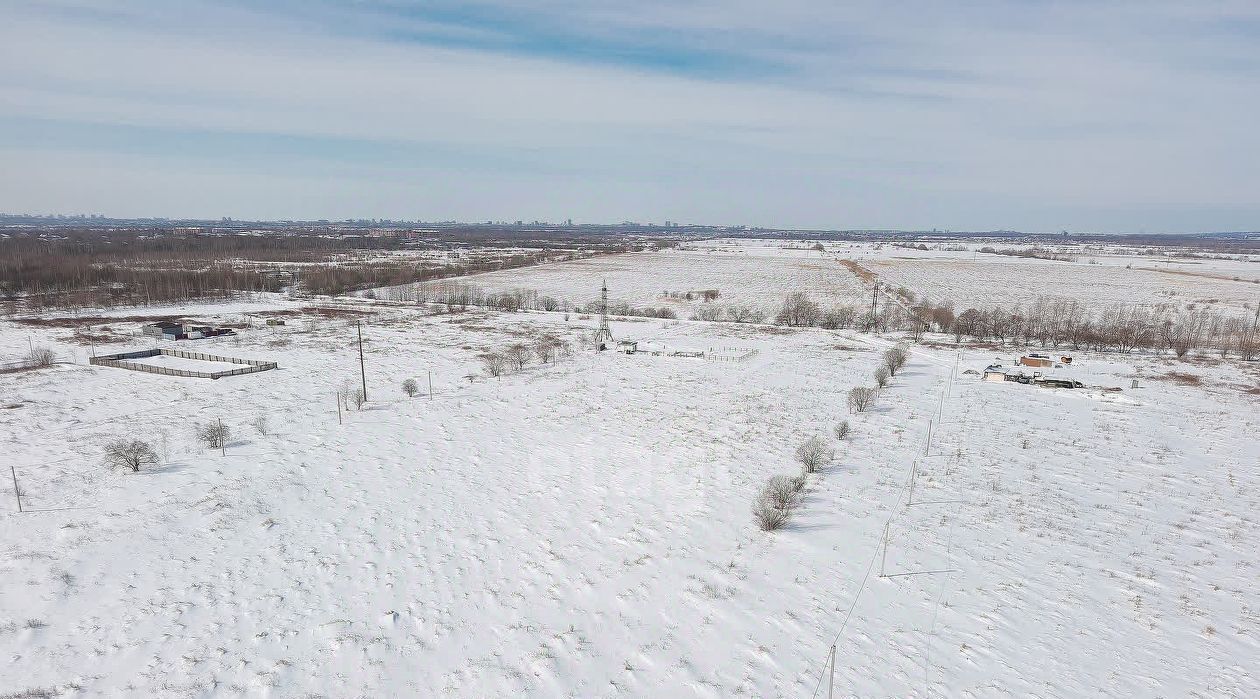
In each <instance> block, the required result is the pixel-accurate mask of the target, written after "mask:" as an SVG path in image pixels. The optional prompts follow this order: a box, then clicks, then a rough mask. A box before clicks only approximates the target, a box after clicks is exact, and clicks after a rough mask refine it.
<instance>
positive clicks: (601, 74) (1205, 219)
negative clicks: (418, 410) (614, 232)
mask: <svg viewBox="0 0 1260 699" xmlns="http://www.w3.org/2000/svg"><path fill="white" fill-rule="evenodd" d="M1258 43H1260V4H1257V3H1255V2H1240V1H1229V0H1223V1H1221V2H1213V3H1193V2H1162V1H1155V2H1140V3H1138V2H1121V3H1108V4H1105V5H1104V4H1099V3H1087V2H1065V3H1027V2H1000V1H997V0H989V1H982V2H979V3H969V4H967V5H966V6H965V7H959V6H950V5H949V4H946V3H929V2H910V3H903V4H900V5H896V6H888V5H886V4H884V3H844V4H837V3H826V2H821V1H820V0H792V1H788V2H784V3H773V4H767V3H752V2H746V0H730V1H726V2H716V1H708V0H702V1H700V2H691V3H685V4H680V3H669V2H660V1H658V0H644V1H643V2H636V3H616V2H611V1H610V0H588V1H586V2H574V1H572V0H540V2H536V3H529V4H528V6H521V5H519V4H516V3H510V2H507V1H506V0H483V1H476V2H459V3H456V2H445V1H442V0H438V1H435V2H408V1H406V0H362V1H359V2H335V1H333V0H316V1H314V2H296V0H276V1H274V2H261V1H258V0H222V1H219V2H208V1H200V0H191V1H189V2H180V3H178V4H174V5H172V4H170V3H160V2H157V1H156V0H112V1H110V2H106V1H105V0H47V1H44V2H27V1H25V0H15V1H13V2H5V3H0V56H2V57H3V60H0V161H2V162H3V163H4V165H5V166H4V167H3V168H0V211H8V212H30V213H33V214H37V213H54V214H55V213H68V212H74V211H84V212H100V213H102V214H104V215H106V216H110V217H117V218H139V217H166V218H172V219H180V218H200V219H217V218H220V217H221V216H230V217H232V218H236V219H245V220H283V219H290V220H318V219H327V220H330V221H337V220H344V219H347V218H350V219H361V218H387V219H405V220H425V221H438V220H451V221H468V222H476V221H485V220H503V221H516V220H518V219H520V220H523V221H531V220H542V221H553V222H562V221H565V220H566V219H570V218H571V219H572V220H573V221H575V222H576V223H583V222H587V223H615V222H619V221H625V220H642V221H648V220H650V221H656V222H663V221H665V220H669V221H675V222H681V223H684V224H686V223H688V222H691V223H694V224H697V225H747V226H758V227H767V228H793V229H826V230H853V229H897V230H931V229H934V228H936V229H943V230H945V229H948V230H961V231H985V230H1019V231H1025V232H1029V233H1054V232H1059V231H1061V230H1068V231H1072V232H1099V233H1138V232H1146V233H1172V232H1207V231H1248V230H1257V229H1260V197H1258V196H1257V195H1256V192H1260V164H1258V163H1257V159H1256V153H1260V131H1258V130H1257V129H1256V128H1255V127H1254V124H1253V122H1254V120H1255V114H1256V113H1257V112H1260V90H1258V89H1257V88H1256V85H1258V84H1260V52H1257V51H1256V50H1255V48H1254V47H1255V46H1256V45H1257V44H1258Z"/></svg>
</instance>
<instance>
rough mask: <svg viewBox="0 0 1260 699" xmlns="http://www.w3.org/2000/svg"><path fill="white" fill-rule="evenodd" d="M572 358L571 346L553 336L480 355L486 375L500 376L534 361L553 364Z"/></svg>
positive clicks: (545, 336) (518, 343)
mask: <svg viewBox="0 0 1260 699" xmlns="http://www.w3.org/2000/svg"><path fill="white" fill-rule="evenodd" d="M571 356H573V346H572V345H571V344H569V343H568V342H567V341H565V340H563V339H561V338H559V337H556V336H555V335H543V336H541V337H538V338H536V339H535V340H534V341H533V342H532V343H528V344H527V343H524V342H517V343H514V344H511V345H508V346H507V347H504V348H503V349H501V350H495V351H492V352H487V353H485V354H483V355H481V366H482V368H483V369H485V372H486V375H488V376H491V377H498V376H502V375H504V374H507V373H511V372H514V371H520V370H522V369H524V368H525V367H527V366H529V365H530V363H531V362H532V361H534V360H537V361H538V363H540V364H555V363H556V362H558V361H559V360H561V359H567V358H568V357H571Z"/></svg>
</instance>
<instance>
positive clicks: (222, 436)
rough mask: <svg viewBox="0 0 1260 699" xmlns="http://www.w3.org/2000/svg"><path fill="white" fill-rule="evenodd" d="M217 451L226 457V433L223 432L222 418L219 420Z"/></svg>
mask: <svg viewBox="0 0 1260 699" xmlns="http://www.w3.org/2000/svg"><path fill="white" fill-rule="evenodd" d="M219 449H220V450H221V451H222V452H223V455H224V456H227V433H226V432H224V431H223V418H219Z"/></svg>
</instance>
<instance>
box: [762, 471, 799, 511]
mask: <svg viewBox="0 0 1260 699" xmlns="http://www.w3.org/2000/svg"><path fill="white" fill-rule="evenodd" d="M804 484H805V483H804V479H801V480H800V487H798V486H797V479H796V478H794V477H792V476H783V475H779V476H771V477H770V480H768V481H766V484H765V485H764V486H762V488H761V497H762V498H764V499H765V500H768V501H769V502H770V503H771V504H773V505H774V506H775V507H777V508H779V509H781V510H787V509H790V508H791V507H792V506H794V505H795V504H796V498H797V494H798V493H800V492H801V488H802V487H804Z"/></svg>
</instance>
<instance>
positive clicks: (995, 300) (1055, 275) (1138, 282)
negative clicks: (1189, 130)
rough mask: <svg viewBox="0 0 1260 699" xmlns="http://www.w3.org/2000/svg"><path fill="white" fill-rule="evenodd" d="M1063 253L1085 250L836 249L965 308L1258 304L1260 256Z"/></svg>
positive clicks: (1247, 307) (1233, 308) (1224, 308)
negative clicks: (1041, 301)
mask: <svg viewBox="0 0 1260 699" xmlns="http://www.w3.org/2000/svg"><path fill="white" fill-rule="evenodd" d="M972 247H973V248H974V247H978V246H977V245H974V244H973V245H972ZM832 250H833V248H832V247H829V252H832ZM1061 252H1062V253H1063V254H1079V255H1080V256H1079V257H1078V258H1077V261H1075V262H1059V261H1050V260H1040V259H1034V258H1019V257H1010V256H1006V255H993V254H985V253H978V252H975V251H974V250H973V251H942V250H927V251H919V250H907V249H904V248H897V247H893V246H888V245H884V246H879V247H878V249H876V246H873V245H867V244H853V245H843V246H837V247H835V248H834V254H837V255H840V256H843V257H847V258H849V259H853V260H855V261H857V262H858V263H860V264H861V265H863V266H864V267H865V268H867V269H869V270H870V271H871V272H873V273H876V274H878V275H879V276H880V279H881V281H883V282H886V283H888V284H891V285H892V286H894V287H898V286H904V287H907V288H908V289H910V290H912V291H914V292H915V293H916V294H918V295H919V296H921V297H923V298H930V299H932V300H935V301H944V300H950V301H953V302H954V303H955V305H956V306H957V307H958V308H959V309H963V308H968V307H978V308H984V307H991V306H994V305H1008V306H1013V305H1014V304H1016V303H1022V304H1024V305H1025V306H1026V305H1027V304H1028V303H1029V302H1030V301H1032V300H1033V299H1036V298H1038V297H1044V298H1047V299H1076V300H1079V301H1083V302H1085V303H1088V304H1090V305H1093V306H1102V305H1107V304H1118V303H1123V304H1129V305H1136V306H1146V307H1152V308H1164V309H1169V310H1186V309H1190V310H1193V309H1195V308H1201V309H1208V310H1215V311H1219V312H1221V313H1222V314H1226V315H1237V316H1246V315H1249V314H1250V313H1251V312H1253V309H1254V308H1255V304H1256V303H1257V302H1260V261H1253V258H1252V257H1249V256H1243V258H1244V259H1206V258H1203V259H1192V258H1177V257H1167V256H1149V255H1141V254H1134V255H1116V254H1111V255H1099V254H1096V253H1095V254H1089V253H1090V251H1089V250H1072V249H1071V248H1066V247H1065V248H1063V249H1062V250H1061Z"/></svg>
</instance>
